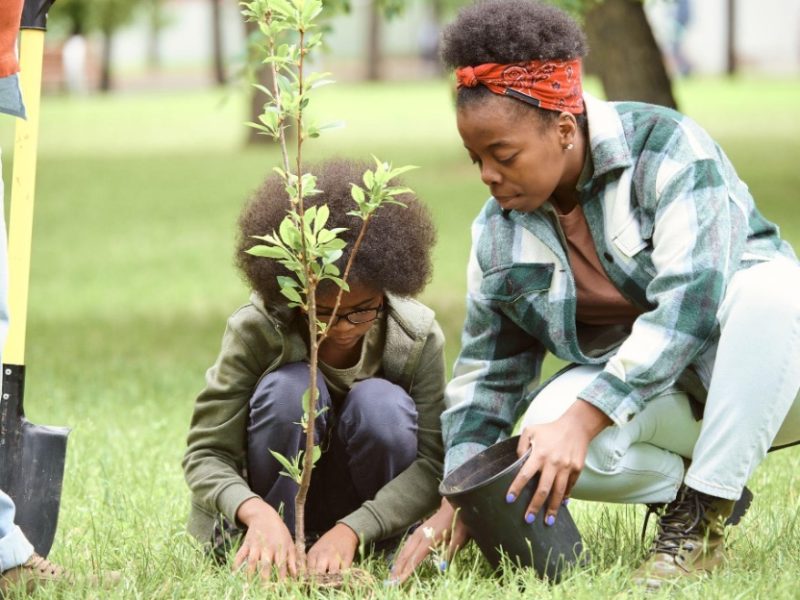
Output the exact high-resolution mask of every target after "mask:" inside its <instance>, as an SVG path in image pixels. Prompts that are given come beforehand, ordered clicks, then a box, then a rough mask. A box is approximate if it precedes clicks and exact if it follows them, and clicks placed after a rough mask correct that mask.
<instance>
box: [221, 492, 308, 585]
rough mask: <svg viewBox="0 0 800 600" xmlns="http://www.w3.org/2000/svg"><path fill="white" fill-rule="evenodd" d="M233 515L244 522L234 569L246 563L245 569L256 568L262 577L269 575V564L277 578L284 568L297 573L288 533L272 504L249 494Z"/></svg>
mask: <svg viewBox="0 0 800 600" xmlns="http://www.w3.org/2000/svg"><path fill="white" fill-rule="evenodd" d="M236 518H237V519H238V520H239V521H240V522H241V523H243V524H244V525H246V526H247V533H246V534H245V536H244V540H243V542H242V547H241V548H239V551H238V552H237V553H236V557H235V558H234V561H233V568H234V570H235V569H239V568H241V567H243V566H244V564H245V563H247V573H248V574H250V575H253V574H254V573H255V572H256V571H260V573H261V577H262V578H263V579H269V578H270V577H271V576H272V569H273V567H274V568H275V569H276V570H277V573H278V578H279V579H283V578H284V577H286V573H287V571H288V573H289V574H291V575H292V577H294V576H296V575H297V557H296V555H295V549H294V541H293V540H292V535H291V534H290V533H289V529H288V528H287V527H286V525H285V524H284V522H283V519H281V517H280V515H279V514H278V513H277V512H275V509H274V508H272V507H271V506H270V505H269V504H267V503H266V502H264V501H263V500H262V499H261V498H250V499H249V500H245V501H244V502H242V504H241V506H239V508H238V509H237V511H236Z"/></svg>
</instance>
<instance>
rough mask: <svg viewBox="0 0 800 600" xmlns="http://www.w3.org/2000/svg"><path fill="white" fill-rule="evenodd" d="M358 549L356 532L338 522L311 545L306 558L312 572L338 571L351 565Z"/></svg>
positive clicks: (320, 573)
mask: <svg viewBox="0 0 800 600" xmlns="http://www.w3.org/2000/svg"><path fill="white" fill-rule="evenodd" d="M356 550H358V536H357V535H356V532H355V531H353V530H352V529H350V528H349V527H348V526H347V525H344V524H343V523H337V524H336V525H334V526H333V528H332V529H331V530H330V531H328V532H327V533H326V534H325V535H323V536H322V537H321V538H319V539H318V540H317V543H316V544H314V545H313V546H311V550H309V551H308V557H307V558H306V564H307V566H308V570H309V572H310V573H315V574H319V575H322V574H323V573H338V572H339V571H343V570H345V569H347V568H348V567H350V565H352V564H353V559H354V558H355V556H356Z"/></svg>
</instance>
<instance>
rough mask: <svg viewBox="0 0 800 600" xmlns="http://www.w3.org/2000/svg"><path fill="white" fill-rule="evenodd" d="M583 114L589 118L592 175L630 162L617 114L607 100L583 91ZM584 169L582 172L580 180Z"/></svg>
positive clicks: (603, 172) (627, 165)
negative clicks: (584, 111) (584, 110)
mask: <svg viewBox="0 0 800 600" xmlns="http://www.w3.org/2000/svg"><path fill="white" fill-rule="evenodd" d="M583 100H584V102H585V104H586V116H587V119H588V121H589V148H590V152H591V158H590V160H591V162H592V163H593V166H594V173H592V177H598V176H600V175H604V174H605V173H608V172H609V171H613V170H615V169H623V168H626V167H630V166H631V165H632V164H633V158H632V157H631V151H630V148H629V147H628V140H627V138H626V137H625V129H624V127H623V126H622V119H620V116H619V113H618V112H617V111H616V109H615V108H614V105H613V104H612V103H610V102H605V101H603V100H599V99H597V98H595V97H594V96H592V95H590V94H584V95H583ZM585 171H586V165H584V172H582V173H581V180H582V179H583V176H584V173H585Z"/></svg>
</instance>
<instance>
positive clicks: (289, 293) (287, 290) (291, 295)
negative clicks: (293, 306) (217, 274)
mask: <svg viewBox="0 0 800 600" xmlns="http://www.w3.org/2000/svg"><path fill="white" fill-rule="evenodd" d="M281 294H283V295H284V296H285V297H286V298H288V299H289V300H291V301H292V302H297V304H302V303H303V299H302V298H301V297H300V294H299V293H298V292H297V290H296V289H295V288H293V287H284V288H281Z"/></svg>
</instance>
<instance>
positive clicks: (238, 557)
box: [233, 544, 250, 571]
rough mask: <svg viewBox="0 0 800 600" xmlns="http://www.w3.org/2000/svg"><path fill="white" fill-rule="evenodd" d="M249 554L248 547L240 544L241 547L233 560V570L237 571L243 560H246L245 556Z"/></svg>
mask: <svg viewBox="0 0 800 600" xmlns="http://www.w3.org/2000/svg"><path fill="white" fill-rule="evenodd" d="M248 554H250V546H249V545H248V544H242V547H241V548H239V551H238V552H237V553H236V556H235V557H234V558H233V570H234V571H235V570H237V569H238V568H239V567H241V566H242V565H243V564H244V562H245V560H247V556H248Z"/></svg>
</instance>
